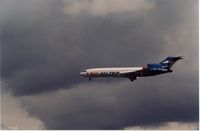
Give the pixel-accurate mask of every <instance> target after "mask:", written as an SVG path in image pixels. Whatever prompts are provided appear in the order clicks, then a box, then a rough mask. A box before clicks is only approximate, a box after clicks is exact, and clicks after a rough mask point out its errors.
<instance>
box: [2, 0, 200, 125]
mask: <svg viewBox="0 0 200 131" xmlns="http://www.w3.org/2000/svg"><path fill="white" fill-rule="evenodd" d="M2 2H3V4H1V6H2V5H4V7H3V6H2V8H1V21H0V22H1V23H0V24H1V39H2V43H1V50H2V55H1V60H2V63H1V76H2V78H1V79H2V82H3V90H11V91H12V93H13V95H15V96H18V97H20V98H21V97H22V96H24V98H26V99H27V100H26V99H23V98H22V99H21V101H23V103H24V106H28V108H29V110H28V111H29V113H31V114H33V115H35V116H39V118H40V119H41V120H42V121H43V122H44V124H45V125H46V126H47V128H49V129H81V128H82V129H119V128H120V129H123V128H124V127H127V126H132V125H144V124H147V125H148V124H151V123H163V122H166V121H189V122H191V121H198V118H197V116H198V111H197V110H198V92H197V91H198V49H197V47H198V36H197V35H196V34H198V31H197V27H198V23H197V21H198V20H197V19H196V18H198V16H197V14H198V13H197V11H198V8H197V3H198V1H196V0H192V1H187V0H173V1H169V0H152V1H151V4H153V8H151V9H150V10H145V13H144V12H142V8H140V11H135V10H133V11H130V12H126V11H124V10H122V12H123V13H119V11H120V10H121V9H120V10H117V12H116V7H114V11H115V13H110V11H105V12H104V14H103V15H93V14H91V13H90V9H89V11H86V13H80V14H79V15H73V13H72V14H68V13H66V8H68V7H70V6H73V5H72V4H73V3H72V1H61V0H59V1H53V0H48V1H45V0H42V1H41V0H34V1H26V0H19V1H11V0H4V1H2ZM76 2H77V4H80V6H81V5H82V3H78V2H79V1H76ZM90 2H91V3H93V2H94V1H88V2H86V3H87V4H89V5H90V4H91V3H90ZM144 2H146V1H144ZM95 5H96V4H94V3H93V5H92V6H95ZM112 5H113V6H114V3H113V4H112ZM129 6H130V5H129ZM80 8H81V9H82V7H80ZM100 11H101V10H100ZM133 12H134V13H133ZM105 14H106V15H105ZM168 55H175V56H176V55H183V56H184V58H185V59H183V60H182V61H180V62H178V63H177V64H176V65H175V66H174V67H173V69H174V72H173V73H172V74H166V75H161V76H158V77H152V78H142V79H141V80H137V81H135V82H134V83H129V80H128V79H115V80H112V79H109V80H99V81H98V80H95V82H96V84H92V83H93V81H92V83H90V84H88V85H87V84H83V83H87V80H86V79H85V78H82V77H80V76H79V72H80V71H81V70H83V69H85V68H91V67H108V66H141V65H143V66H144V65H145V63H151V62H160V61H161V59H164V58H165V57H166V56H168ZM189 65H190V66H189ZM118 80H119V81H120V82H118ZM122 81H124V82H125V81H126V82H127V84H124V82H122ZM105 83H106V84H105ZM145 83H146V84H145ZM117 84H119V85H117ZM132 88H133V89H132ZM65 89H67V90H65ZM58 90H61V91H63V94H62V93H61V96H60V97H59V96H57V95H56V94H57V91H58ZM118 90H120V91H118ZM54 91H56V92H55V95H56V97H54V95H53V94H54V93H53V92H54ZM61 91H60V92H61ZM91 91H92V92H91ZM60 92H59V91H58V94H60ZM87 92H89V93H87ZM99 92H100V93H99ZM107 92H108V94H107ZM43 93H45V94H46V95H44V96H43ZM48 93H50V94H48ZM98 93H99V94H98ZM139 94H140V95H139ZM78 96H80V97H81V98H83V99H80V98H77V97H78ZM36 97H38V98H36ZM104 97H105V98H107V97H108V101H107V99H104ZM50 98H51V99H50ZM46 99H47V100H46ZM77 99H78V101H77ZM37 102H38V103H37ZM65 102H66V103H65ZM77 102H79V103H77ZM106 102H108V103H106ZM47 103H48V104H47ZM52 103H53V104H52ZM81 103H84V104H81ZM144 103H145V104H144ZM184 103H185V104H184ZM186 103H187V104H186ZM74 104H75V105H74ZM76 104H77V105H76ZM93 104H94V106H93ZM69 105H70V106H71V107H70V106H69ZM57 107H58V108H57ZM73 107H75V109H74V108H73ZM44 109H45V110H44ZM58 110H59V111H58ZM85 113H86V115H85ZM77 114H79V115H77ZM134 117H136V118H137V119H134ZM85 119H86V120H88V121H85ZM70 120H73V121H70ZM95 120H99V122H97V123H93V126H92V125H90V124H89V123H90V122H95ZM103 120H104V121H103ZM109 120H110V121H109ZM66 123H67V124H66ZM84 123H85V124H84Z"/></svg>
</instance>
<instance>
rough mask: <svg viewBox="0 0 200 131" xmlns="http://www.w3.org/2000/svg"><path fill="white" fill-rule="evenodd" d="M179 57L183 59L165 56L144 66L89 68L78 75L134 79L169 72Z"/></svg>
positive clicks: (90, 77)
mask: <svg viewBox="0 0 200 131" xmlns="http://www.w3.org/2000/svg"><path fill="white" fill-rule="evenodd" d="M180 59H183V58H182V56H178V57H167V58H166V59H165V60H163V61H162V62H160V63H156V64H147V66H146V67H117V68H116V67H115V68H91V69H86V70H84V71H83V72H81V73H80V75H81V76H84V77H87V78H89V81H91V79H92V78H95V77H125V78H129V79H130V80H131V81H134V80H136V79H137V78H139V77H147V76H155V75H160V74H164V73H170V72H172V70H171V67H172V65H174V63H175V62H176V61H178V60H180Z"/></svg>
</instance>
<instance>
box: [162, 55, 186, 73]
mask: <svg viewBox="0 0 200 131" xmlns="http://www.w3.org/2000/svg"><path fill="white" fill-rule="evenodd" d="M180 59H183V57H182V56H178V57H172V56H170V57H167V58H166V59H165V60H163V61H162V62H160V64H161V67H162V68H163V69H168V70H169V69H170V68H171V67H172V66H173V65H174V63H176V61H178V60H180Z"/></svg>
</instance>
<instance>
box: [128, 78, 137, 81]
mask: <svg viewBox="0 0 200 131" xmlns="http://www.w3.org/2000/svg"><path fill="white" fill-rule="evenodd" d="M129 79H130V80H131V81H132V82H133V81H134V80H136V79H137V78H136V77H129Z"/></svg>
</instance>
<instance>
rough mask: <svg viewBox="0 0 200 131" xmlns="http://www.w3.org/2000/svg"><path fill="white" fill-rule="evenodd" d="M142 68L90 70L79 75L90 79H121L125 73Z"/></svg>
mask: <svg viewBox="0 0 200 131" xmlns="http://www.w3.org/2000/svg"><path fill="white" fill-rule="evenodd" d="M142 69H143V67H119V68H116V67H115V68H91V69H87V70H85V71H83V72H81V73H80V75H81V76H85V77H88V78H92V77H121V76H123V74H125V73H129V72H136V71H139V70H142Z"/></svg>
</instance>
